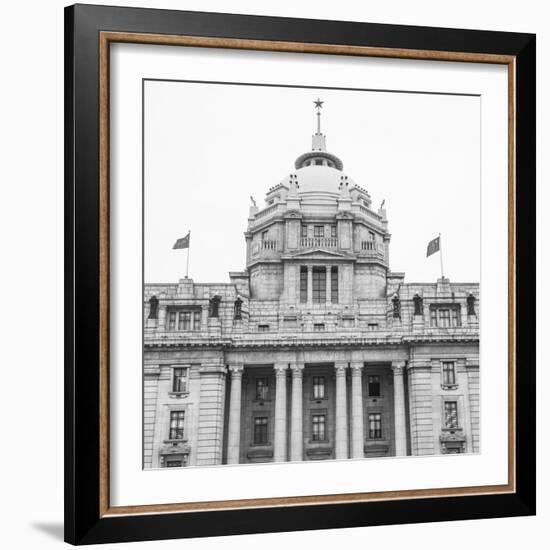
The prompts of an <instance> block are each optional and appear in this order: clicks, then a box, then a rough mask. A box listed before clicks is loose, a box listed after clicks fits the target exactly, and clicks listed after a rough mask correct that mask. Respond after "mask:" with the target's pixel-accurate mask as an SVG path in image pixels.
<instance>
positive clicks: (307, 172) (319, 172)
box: [282, 166, 354, 197]
mask: <svg viewBox="0 0 550 550" xmlns="http://www.w3.org/2000/svg"><path fill="white" fill-rule="evenodd" d="M293 176H295V177H296V179H295V181H296V182H297V183H298V189H297V191H298V195H300V196H301V195H307V196H311V195H312V194H319V193H320V194H323V195H325V194H331V195H334V197H338V196H339V194H340V189H339V187H340V182H342V181H346V182H347V183H348V185H349V186H350V187H352V186H353V185H354V182H353V181H352V180H351V179H350V178H348V177H347V176H346V175H345V174H344V173H343V172H341V171H340V170H337V169H336V168H332V167H330V166H304V167H303V168H300V169H299V170H296V172H294V174H293ZM290 179H291V176H290V175H289V176H287V177H286V178H285V179H284V180H283V181H282V184H283V185H285V186H286V187H289V185H290Z"/></svg>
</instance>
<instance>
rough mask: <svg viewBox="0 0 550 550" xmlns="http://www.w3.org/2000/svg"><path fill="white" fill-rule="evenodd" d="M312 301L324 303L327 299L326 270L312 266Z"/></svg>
mask: <svg viewBox="0 0 550 550" xmlns="http://www.w3.org/2000/svg"><path fill="white" fill-rule="evenodd" d="M312 285H313V289H312V290H313V303H314V304H324V303H325V302H326V301H327V270H326V269H325V268H324V267H314V268H313V273H312Z"/></svg>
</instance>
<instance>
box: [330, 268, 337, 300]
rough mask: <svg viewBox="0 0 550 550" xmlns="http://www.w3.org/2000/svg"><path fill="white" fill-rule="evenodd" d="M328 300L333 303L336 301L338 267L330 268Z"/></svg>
mask: <svg viewBox="0 0 550 550" xmlns="http://www.w3.org/2000/svg"><path fill="white" fill-rule="evenodd" d="M330 301H331V302H332V303H333V304H337V303H338V268H337V267H333V268H331V270H330Z"/></svg>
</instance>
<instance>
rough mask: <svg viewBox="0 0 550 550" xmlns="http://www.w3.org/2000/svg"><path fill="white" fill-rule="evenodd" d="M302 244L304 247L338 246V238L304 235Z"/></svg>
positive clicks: (301, 240)
mask: <svg viewBox="0 0 550 550" xmlns="http://www.w3.org/2000/svg"><path fill="white" fill-rule="evenodd" d="M300 246H301V247H302V248H337V247H338V239H337V238H336V237H302V238H301V239H300Z"/></svg>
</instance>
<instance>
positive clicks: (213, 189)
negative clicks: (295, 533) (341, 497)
mask: <svg viewBox="0 0 550 550" xmlns="http://www.w3.org/2000/svg"><path fill="white" fill-rule="evenodd" d="M142 101H143V103H142V105H143V111H142V115H143V121H142V132H143V133H142V143H143V174H142V176H143V181H142V184H143V188H142V190H143V281H144V284H143V468H144V469H158V468H185V467H205V466H221V465H236V464H247V465H251V464H258V463H273V462H276V463H280V462H297V461H326V460H339V461H345V460H351V459H354V460H356V459H386V458H392V457H400V458H402V457H410V456H414V457H417V456H426V455H427V456H434V455H449V454H453V455H456V454H468V455H472V454H476V453H479V452H480V446H481V441H482V434H481V433H480V431H481V430H480V425H481V422H480V415H482V414H483V409H482V407H480V369H482V368H483V365H480V360H479V343H480V315H481V311H480V240H481V234H480V231H481V229H480V228H481V223H480V197H481V190H480V189H481V187H480V186H481V160H480V159H481V151H480V148H481V124H480V117H481V97H480V96H479V94H474V93H472V94H468V93H431V92H430V93H428V92H423V91H421V90H417V89H352V88H334V87H333V88H327V87H323V86H317V87H313V86H295V85H288V86H285V85H269V84H261V85H260V84H255V83H253V82H250V83H242V82H240V83H232V82H214V81H185V80H163V79H144V80H143V85H142Z"/></svg>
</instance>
